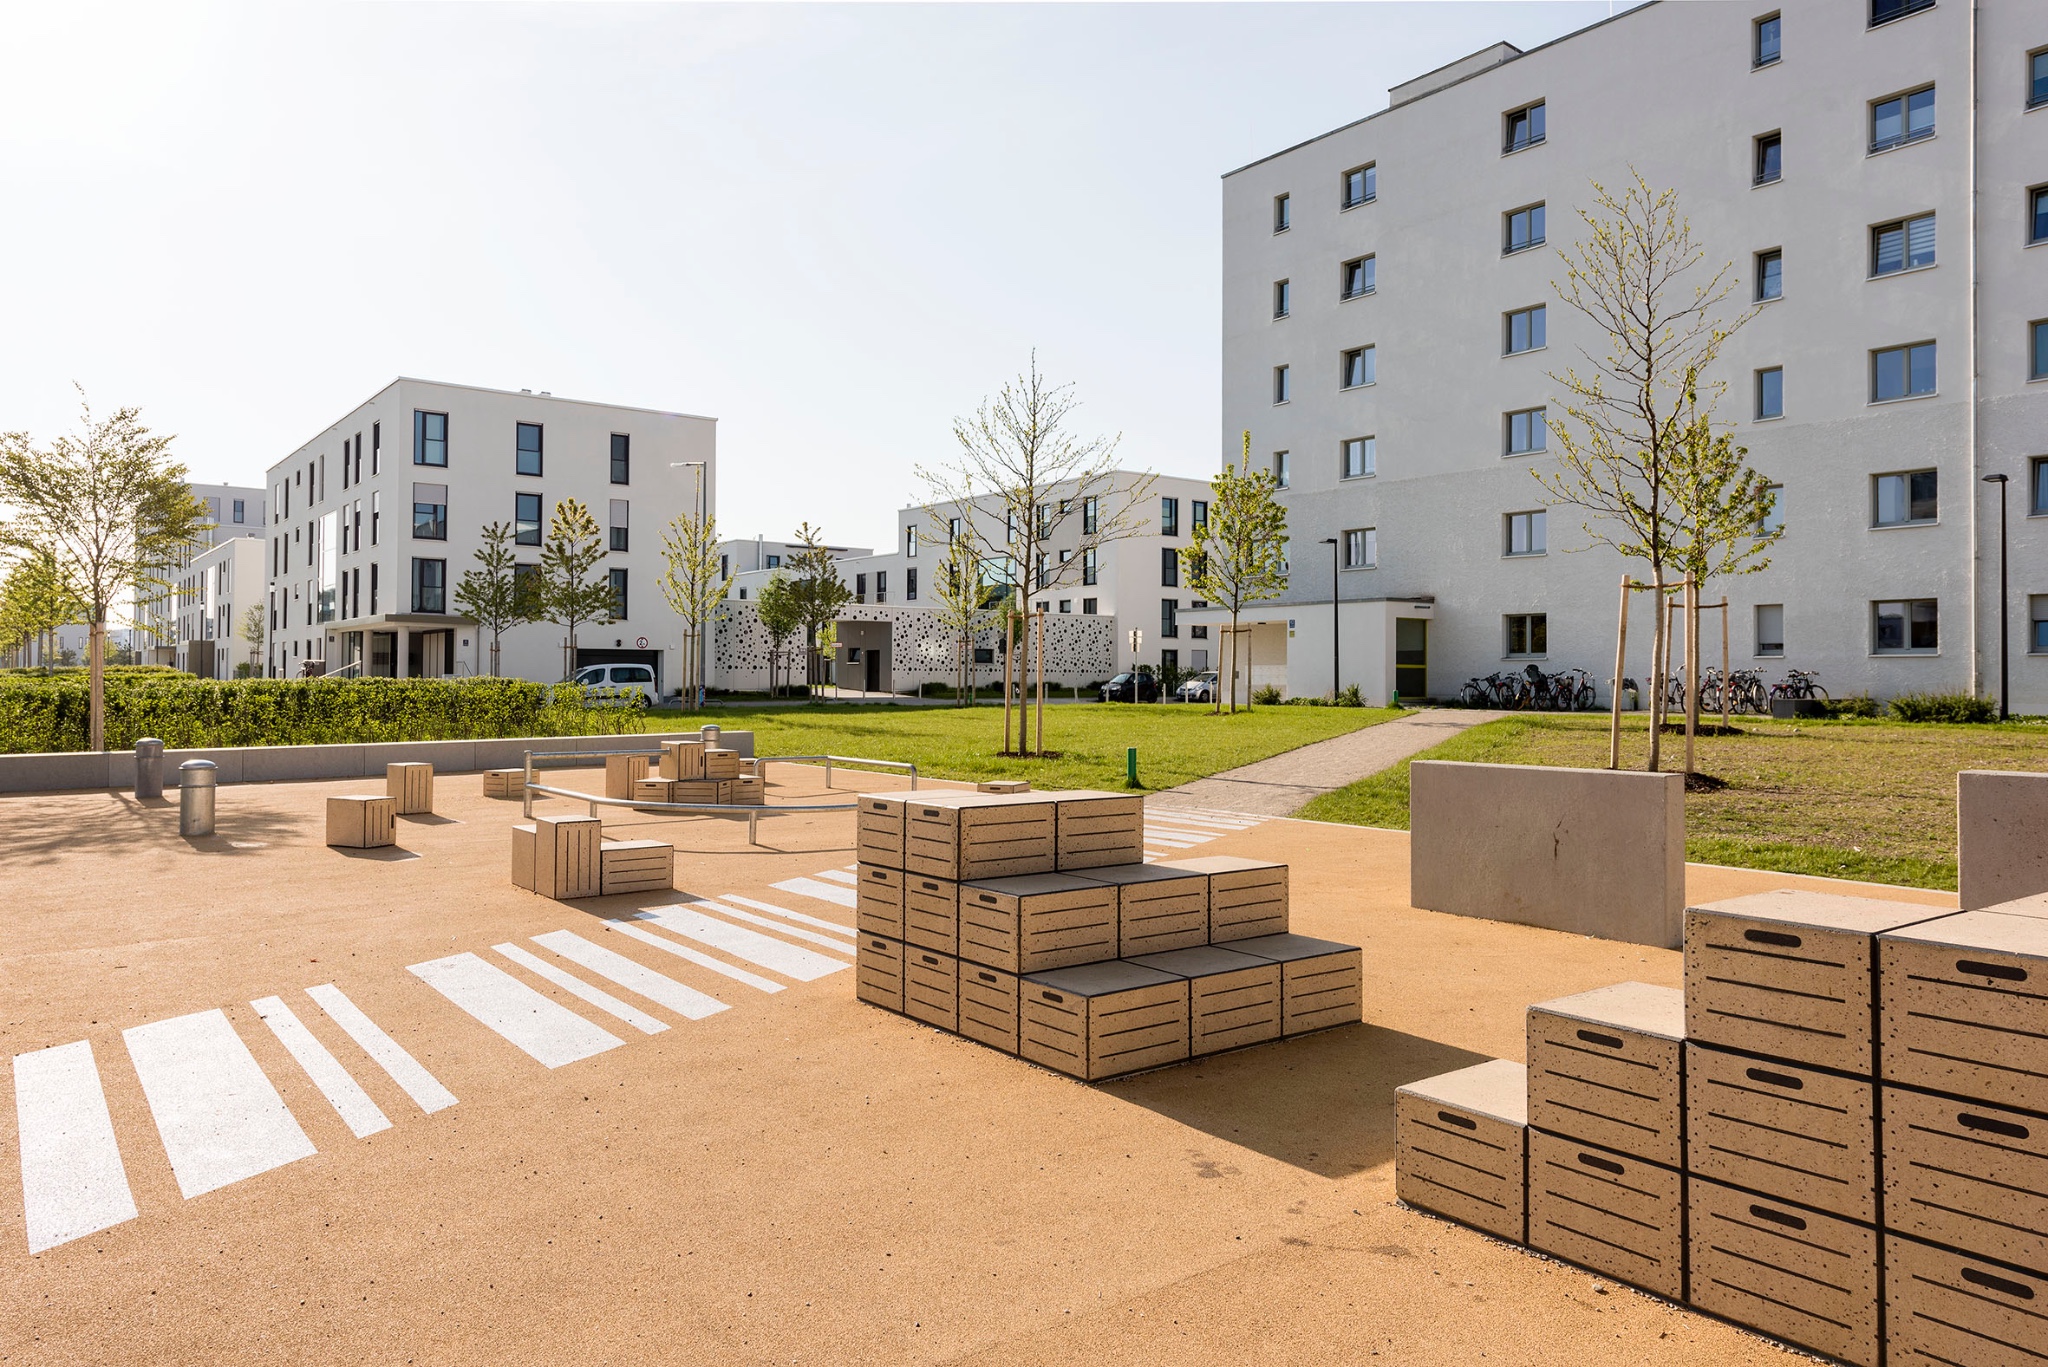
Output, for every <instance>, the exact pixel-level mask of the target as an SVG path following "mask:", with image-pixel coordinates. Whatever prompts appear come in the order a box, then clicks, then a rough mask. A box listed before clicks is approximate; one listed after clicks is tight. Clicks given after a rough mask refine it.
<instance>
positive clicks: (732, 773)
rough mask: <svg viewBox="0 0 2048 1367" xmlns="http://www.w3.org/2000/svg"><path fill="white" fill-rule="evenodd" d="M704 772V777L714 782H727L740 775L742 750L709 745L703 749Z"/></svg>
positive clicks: (702, 775)
mask: <svg viewBox="0 0 2048 1367" xmlns="http://www.w3.org/2000/svg"><path fill="white" fill-rule="evenodd" d="M703 754H704V772H703V773H702V774H701V775H696V776H695V777H702V778H705V779H708V780H710V781H711V782H713V783H725V782H728V781H730V780H732V779H736V778H738V777H739V776H740V752H739V751H737V750H727V749H724V748H722V747H719V746H709V747H706V748H705V749H704V751H703Z"/></svg>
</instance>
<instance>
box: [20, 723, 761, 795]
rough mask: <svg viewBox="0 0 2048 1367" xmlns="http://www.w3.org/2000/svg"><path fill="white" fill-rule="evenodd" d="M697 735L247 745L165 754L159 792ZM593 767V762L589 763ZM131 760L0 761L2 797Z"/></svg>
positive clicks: (79, 780) (469, 768)
mask: <svg viewBox="0 0 2048 1367" xmlns="http://www.w3.org/2000/svg"><path fill="white" fill-rule="evenodd" d="M696 734H697V733H696V732H695V731H665V732H660V733H656V732H651V731H650V732H648V733H646V734H644V735H632V736H520V737H515V738H513V739H510V740H425V741H391V742H379V743H376V744H366V745H249V746H237V747H230V748H226V749H219V750H166V751H164V786H165V787H166V788H175V787H177V786H178V766H179V765H180V764H182V763H184V762H185V761H186V760H188V759H210V760H212V761H213V762H214V763H215V764H216V765H218V766H219V774H218V781H219V782H221V783H223V784H228V783H278V782H284V781H288V780H292V779H319V778H373V777H374V778H382V777H383V776H384V766H385V765H387V764H399V763H405V762H415V763H416V762H419V761H425V762H426V763H429V764H431V765H433V766H434V772H435V773H438V774H461V773H474V772H476V771H478V770H482V769H516V768H518V767H519V766H520V765H522V764H524V763H525V762H526V752H527V751H528V750H534V751H542V750H602V751H618V750H653V749H656V748H658V747H659V746H660V744H661V742H662V741H665V740H680V739H682V738H683V737H685V736H690V737H694V736H696ZM719 743H720V744H721V745H723V746H725V747H726V748H727V749H731V750H737V751H739V752H740V754H742V755H745V756H751V755H752V754H753V753H754V733H753V732H752V731H723V732H721V733H720V736H719ZM592 763H593V764H594V763H595V761H592ZM134 786H135V753H134V751H132V750H129V751H121V752H118V753H114V754H77V755H0V793H53V792H67V791H73V790H77V789H91V788H133V787H134Z"/></svg>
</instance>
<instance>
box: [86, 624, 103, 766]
mask: <svg viewBox="0 0 2048 1367" xmlns="http://www.w3.org/2000/svg"><path fill="white" fill-rule="evenodd" d="M85 652H86V655H87V656H88V657H89V660H90V664H91V673H92V741H91V748H92V749H94V750H105V749H106V748H107V619H106V615H105V614H104V613H100V612H95V613H93V615H92V630H91V632H90V633H89V634H88V636H87V638H86V647H85Z"/></svg>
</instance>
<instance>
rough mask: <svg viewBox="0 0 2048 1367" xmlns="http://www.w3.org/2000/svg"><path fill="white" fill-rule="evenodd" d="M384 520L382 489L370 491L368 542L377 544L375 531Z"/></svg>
mask: <svg viewBox="0 0 2048 1367" xmlns="http://www.w3.org/2000/svg"><path fill="white" fill-rule="evenodd" d="M383 521H384V494H383V491H382V490H378V489H372V490H371V491H370V544H371V545H372V546H374V545H376V544H377V531H378V528H379V526H380V524H382V523H383Z"/></svg>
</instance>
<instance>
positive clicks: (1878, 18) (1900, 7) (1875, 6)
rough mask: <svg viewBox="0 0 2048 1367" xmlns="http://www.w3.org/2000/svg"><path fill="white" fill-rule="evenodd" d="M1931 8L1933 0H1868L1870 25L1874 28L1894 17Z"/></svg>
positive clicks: (1899, 17) (1901, 17)
mask: <svg viewBox="0 0 2048 1367" xmlns="http://www.w3.org/2000/svg"><path fill="white" fill-rule="evenodd" d="M1933 8H1934V0H1870V26H1871V27H1872V28H1876V27H1877V26H1878V25H1879V24H1888V23H1890V22H1891V21H1892V20H1894V19H1903V18H1905V17H1906V16H1907V15H1909V14H1918V13H1919V12H1920V11H1921V10H1924V9H1933Z"/></svg>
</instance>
